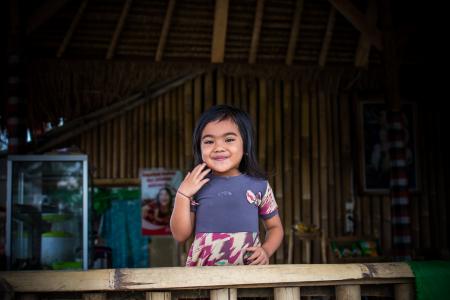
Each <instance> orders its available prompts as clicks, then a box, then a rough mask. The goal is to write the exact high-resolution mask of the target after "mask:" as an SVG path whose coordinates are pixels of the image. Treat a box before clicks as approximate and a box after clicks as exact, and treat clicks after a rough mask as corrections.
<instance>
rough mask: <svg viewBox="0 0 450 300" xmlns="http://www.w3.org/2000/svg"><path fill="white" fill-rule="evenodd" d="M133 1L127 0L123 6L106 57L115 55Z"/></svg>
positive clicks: (109, 57)
mask: <svg viewBox="0 0 450 300" xmlns="http://www.w3.org/2000/svg"><path fill="white" fill-rule="evenodd" d="M131 2H132V0H126V1H125V4H124V6H123V8H122V13H121V14H120V18H119V22H118V23H117V26H116V30H115V31H114V35H113V37H112V39H111V43H110V44H109V48H108V53H107V54H106V59H111V58H113V56H114V52H115V50H116V46H117V42H118V40H119V37H120V34H121V33H122V29H123V26H124V24H125V20H126V18H127V16H128V12H129V10H130V7H131Z"/></svg>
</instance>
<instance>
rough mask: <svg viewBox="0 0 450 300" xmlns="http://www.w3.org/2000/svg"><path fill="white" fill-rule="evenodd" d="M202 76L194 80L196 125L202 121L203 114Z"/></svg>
mask: <svg viewBox="0 0 450 300" xmlns="http://www.w3.org/2000/svg"><path fill="white" fill-rule="evenodd" d="M202 101H203V99H202V76H198V77H197V78H195V79H194V116H195V119H194V123H196V122H197V121H198V119H200V115H201V114H202Z"/></svg>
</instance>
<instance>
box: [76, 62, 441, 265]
mask: <svg viewBox="0 0 450 300" xmlns="http://www.w3.org/2000/svg"><path fill="white" fill-rule="evenodd" d="M354 101H355V99H354V98H352V97H351V96H350V95H348V94H342V93H341V94H338V93H336V92H334V89H330V88H329V87H328V86H326V85H324V84H323V83H320V82H319V81H309V82H307V81H305V80H277V79H256V78H251V77H245V78H243V77H235V76H228V75H224V74H223V73H222V72H220V71H214V72H211V73H207V74H205V75H203V76H201V77H198V78H196V79H194V80H190V81H188V82H186V83H185V84H184V85H183V86H181V87H178V88H175V89H174V90H172V91H170V92H169V93H167V94H165V95H162V96H160V97H158V98H156V99H151V100H149V102H148V103H146V104H145V105H143V106H140V107H139V108H137V109H135V110H134V111H131V112H128V113H126V114H124V115H122V116H121V117H120V118H117V119H114V120H112V121H110V122H108V123H106V124H103V125H101V126H99V127H97V128H95V129H94V130H91V131H88V132H86V133H85V134H83V135H82V136H80V138H79V141H78V142H79V145H80V148H81V149H82V150H83V151H85V152H86V153H87V154H88V155H89V158H90V166H91V168H92V170H93V174H94V177H95V178H107V179H118V178H119V179H120V178H123V179H126V178H137V177H138V174H139V168H150V167H165V168H174V169H181V170H184V171H187V170H190V169H191V168H192V144H191V143H192V131H193V128H194V126H195V120H197V119H198V117H199V116H200V114H201V113H202V112H203V111H204V110H205V109H207V108H208V107H210V106H211V105H214V104H220V103H227V104H232V105H235V106H238V107H241V108H243V109H244V110H246V111H248V112H249V114H250V115H251V117H252V119H253V120H254V124H255V128H256V132H257V143H258V153H257V154H258V157H259V161H260V163H261V164H262V166H263V167H264V168H265V169H266V170H267V171H268V172H269V174H270V183H271V185H272V187H273V188H274V191H275V194H276V199H277V202H278V204H279V207H280V215H281V218H282V221H283V223H284V227H285V231H286V232H289V228H290V227H291V225H292V224H293V223H295V222H298V221H301V222H304V223H310V224H316V225H318V226H320V228H321V229H322V230H323V234H324V235H325V237H335V236H341V235H344V234H345V227H344V226H345V202H346V201H352V199H353V201H354V202H355V209H354V218H355V234H356V235H360V236H361V235H364V236H375V237H377V238H379V239H380V241H381V245H382V247H383V249H385V250H388V249H389V248H390V247H391V242H390V239H391V224H390V220H391V218H390V200H389V197H388V196H382V195H381V196H370V195H359V194H358V193H357V187H356V184H354V181H355V178H354V177H355V176H357V175H356V174H358V172H357V170H356V166H355V163H356V161H355V160H356V159H355V158H356V157H357V156H356V153H355V118H354V116H355V114H354V108H353V107H354ZM418 111H419V112H421V111H422V110H421V109H420V107H419V110H418ZM439 124H441V120H440V114H439V113H438V112H436V111H435V112H432V111H429V112H426V111H423V113H421V114H420V115H419V126H418V128H420V130H419V135H418V139H419V143H418V145H420V148H419V149H418V150H419V154H418V157H419V158H420V161H419V166H420V178H419V180H420V182H421V185H422V186H421V192H420V193H419V194H415V195H414V196H413V197H412V205H411V207H412V212H411V216H412V232H413V236H414V241H413V243H414V247H415V248H417V249H419V248H420V249H422V248H426V249H437V248H439V249H448V239H447V234H448V227H449V226H448V223H447V218H446V216H447V214H448V212H449V207H448V205H447V204H446V201H445V200H446V197H448V194H449V191H448V185H447V186H446V185H445V182H447V181H448V178H449V174H448V170H449V168H447V167H448V166H449V162H448V158H447V157H445V156H444V155H443V153H446V152H445V150H444V148H443V147H444V145H443V142H442V141H443V138H442V135H443V132H442V129H441V128H440V127H439ZM445 149H447V148H445ZM287 241H288V239H287V238H286V239H285V243H284V245H283V247H282V248H281V249H280V250H279V251H278V252H277V254H276V257H275V258H274V261H276V262H278V263H285V262H286V259H287ZM293 253H294V257H293V258H294V262H296V263H298V262H301V261H302V255H305V253H304V251H302V247H301V244H300V242H299V241H295V245H294V252H293ZM312 254H313V255H312V257H313V262H319V261H320V247H319V243H318V242H316V243H314V244H313V252H312Z"/></svg>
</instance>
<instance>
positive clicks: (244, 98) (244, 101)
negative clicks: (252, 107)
mask: <svg viewBox="0 0 450 300" xmlns="http://www.w3.org/2000/svg"><path fill="white" fill-rule="evenodd" d="M241 109H242V110H244V111H246V112H248V109H249V106H248V87H247V80H246V79H245V78H241Z"/></svg>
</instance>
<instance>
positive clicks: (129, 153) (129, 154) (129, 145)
mask: <svg viewBox="0 0 450 300" xmlns="http://www.w3.org/2000/svg"><path fill="white" fill-rule="evenodd" d="M125 155H126V159H127V165H126V167H127V177H128V178H132V177H133V111H132V110H131V111H129V112H128V113H127V136H126V154H125Z"/></svg>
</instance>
